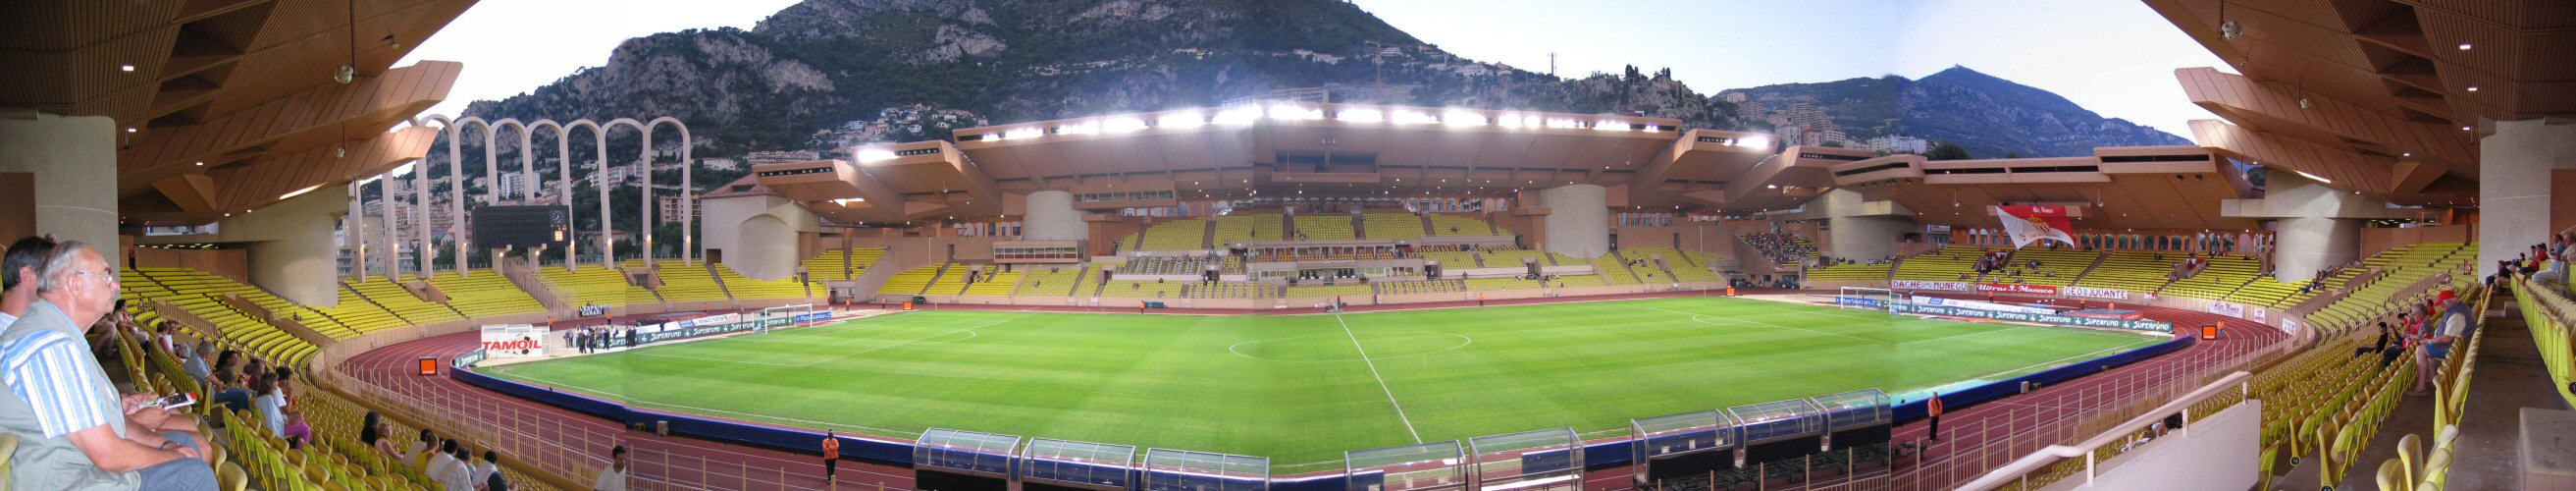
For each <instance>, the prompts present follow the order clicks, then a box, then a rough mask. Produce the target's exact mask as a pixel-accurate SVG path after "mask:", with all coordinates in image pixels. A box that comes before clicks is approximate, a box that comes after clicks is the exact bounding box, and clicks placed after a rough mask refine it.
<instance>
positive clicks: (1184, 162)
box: [755, 103, 1873, 223]
mask: <svg viewBox="0 0 2576 491" xmlns="http://www.w3.org/2000/svg"><path fill="white" fill-rule="evenodd" d="M1680 125H1681V121H1680V120H1675V119H1669V118H1654V117H1643V116H1625V115H1586V114H1565V113H1545V112H1531V111H1499V110H1478V109H1443V108H1425V107H1402V106H1377V105H1354V104H1311V103H1279V104H1269V105H1243V106H1230V107H1222V108H1205V109H1184V110H1172V111H1161V112H1152V113H1139V114H1120V115H1110V116H1102V117H1093V118H1076V119H1063V120H1054V121H1038V122H1029V123H1017V124H1007V125H997V126H987V127H979V128H968V129H963V130H958V131H956V132H954V133H955V135H956V136H957V142H956V143H949V142H946V141H929V142H912V143H902V144H893V145H881V146H871V147H864V148H857V149H853V150H852V151H851V152H850V154H848V155H847V156H846V160H837V161H819V162H800V163H786V164H767V165H763V166H760V167H759V169H757V170H758V172H757V173H756V174H755V175H756V176H758V183H759V184H760V185H762V186H766V187H768V188H770V189H773V190H776V191H777V192H779V193H780V194H782V195H786V196H789V197H792V198H795V199H798V200H803V201H808V202H827V201H835V200H837V201H838V202H837V203H834V205H833V207H842V208H867V209H869V210H871V211H869V212H866V213H856V214H854V215H864V218H865V219H862V220H853V221H852V223H858V222H879V223H882V222H889V221H903V220H910V219H919V218H927V217H932V216H943V215H952V214H962V215H987V214H997V213H1004V212H1005V210H1007V209H1008V208H1009V203H1008V202H1007V201H1006V200H1007V199H1008V198H1006V197H1007V196H1010V195H1014V194H1026V193H1030V192H1036V191H1042V190H1060V191H1069V192H1073V193H1075V194H1076V195H1077V196H1080V198H1079V201H1078V202H1077V203H1076V207H1077V208H1086V209H1115V208H1127V207H1151V206H1169V205H1171V204H1173V203H1175V202H1177V201H1180V200H1187V199H1224V198H1242V197H1251V196H1258V195H1263V194H1268V195H1271V196H1280V195H1307V196H1318V197H1322V196H1354V197H1355V196H1386V195H1399V196H1400V195H1437V196H1479V195H1483V196H1502V195H1507V194H1510V193H1513V192H1516V191H1520V190H1536V189H1544V188H1549V187H1555V186H1563V185H1567V184H1575V183H1586V184H1598V185H1602V186H1605V187H1610V188H1612V189H1614V190H1617V192H1614V193H1613V194H1614V198H1613V201H1614V202H1615V203H1614V205H1618V206H1651V207H1663V206H1697V207H1704V208H1717V207H1722V206H1734V205H1730V204H1729V202H1730V200H1728V199H1727V198H1726V197H1727V196H1730V194H1729V193H1730V192H1735V193H1741V192H1742V189H1749V188H1759V187H1761V186H1762V185H1763V184H1765V183H1764V182H1751V181H1747V180H1745V179H1744V178H1745V177H1746V176H1754V175H1757V174H1759V175H1763V176H1771V174H1760V173H1756V172H1754V171H1755V170H1756V168H1757V167H1758V164H1762V163H1764V162H1768V161H1772V160H1775V159H1776V157H1777V156H1778V155H1780V153H1779V152H1778V151H1777V150H1775V148H1776V146H1775V144H1774V142H1773V141H1772V140H1771V139H1770V137H1769V136H1768V135H1760V134H1753V133H1739V132H1731V131H1715V130H1689V131H1682V130H1680V129H1679V127H1680ZM1842 152H1856V155H1862V156H1868V155H1873V154H1871V153H1869V152H1864V151H1853V150H1842ZM817 169H830V170H828V171H825V170H817ZM1776 174H1778V175H1777V176H1776V177H1777V178H1779V179H1784V180H1786V179H1807V180H1814V179H1815V178H1816V177H1815V176H1814V175H1810V174H1812V173H1794V172H1793V173H1776ZM1765 178H1766V179H1767V178H1769V177H1765ZM1801 182H1803V181H1801ZM1731 189H1732V190H1733V191H1730V190H1731ZM1763 199H1765V200H1768V199H1770V198H1769V197H1767V196H1766V197H1764V198H1763ZM863 203H864V204H863ZM878 203H900V205H895V204H886V205H878ZM1747 206H1751V205H1749V204H1748V205H1747ZM816 208H817V209H818V210H820V209H824V208H827V207H816ZM1748 209H1750V208H1748ZM829 215H831V214H830V213H827V216H829ZM850 218H860V217H858V216H852V217H850ZM836 219H840V218H839V217H836Z"/></svg>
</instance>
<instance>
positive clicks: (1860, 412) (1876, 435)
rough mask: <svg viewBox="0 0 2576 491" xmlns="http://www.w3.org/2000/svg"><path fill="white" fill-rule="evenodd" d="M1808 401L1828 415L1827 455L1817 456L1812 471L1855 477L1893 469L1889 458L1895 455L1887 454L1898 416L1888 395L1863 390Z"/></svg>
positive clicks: (1825, 442)
mask: <svg viewBox="0 0 2576 491" xmlns="http://www.w3.org/2000/svg"><path fill="white" fill-rule="evenodd" d="M1807 402H1809V403H1812V404H1815V406H1816V408H1817V409H1818V410H1820V411H1824V413H1825V432H1826V433H1825V441H1824V444H1823V445H1822V448H1823V449H1824V452H1822V453H1819V454H1817V455H1816V461H1815V462H1814V464H1815V465H1813V466H1812V467H1811V469H1814V470H1832V471H1835V472H1838V473H1841V474H1845V475H1854V474H1859V473H1861V472H1866V471H1876V470H1881V469H1893V468H1894V465H1895V462H1893V461H1892V460H1890V459H1893V458H1895V455H1894V454H1893V453H1891V452H1889V451H1888V450H1889V449H1888V442H1889V441H1890V435H1891V434H1892V433H1893V432H1894V430H1895V429H1896V425H1895V422H1896V417H1895V413H1894V412H1893V411H1891V410H1890V409H1889V408H1890V405H1889V404H1888V402H1889V401H1888V398H1887V393H1885V392H1880V391H1879V390H1878V389H1861V390H1855V391H1851V392H1842V393H1835V394H1825V395H1820V396H1815V397H1809V398H1807Z"/></svg>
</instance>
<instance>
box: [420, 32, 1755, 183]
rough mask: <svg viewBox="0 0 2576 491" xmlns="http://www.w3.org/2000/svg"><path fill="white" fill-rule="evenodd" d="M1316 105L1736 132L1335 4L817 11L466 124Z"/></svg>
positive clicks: (856, 124)
mask: <svg viewBox="0 0 2576 491" xmlns="http://www.w3.org/2000/svg"><path fill="white" fill-rule="evenodd" d="M1381 87H1382V88H1383V90H1381ZM1316 93H1323V94H1329V96H1328V97H1329V98H1330V99H1331V100H1334V101H1337V102H1339V101H1349V100H1360V101H1371V100H1373V101H1379V102H1386V103H1394V104H1409V105H1423V106H1463V107H1480V108H1516V109H1533V110H1542V111H1558V112H1572V113H1630V112H1636V113H1643V114H1649V115H1655V116H1662V117H1671V118H1678V119H1682V120H1683V121H1685V122H1686V124H1687V125H1689V126H1692V127H1704V128H1733V127H1735V126H1736V125H1737V123H1736V122H1735V121H1734V120H1733V119H1732V118H1731V115H1730V114H1728V113H1725V112H1724V111H1722V110H1720V106H1721V105H1719V104H1714V103H1712V102H1710V101H1709V100H1708V99H1707V98H1706V97H1705V96H1704V95H1702V94H1701V93H1699V92H1696V91H1693V90H1691V89H1690V88H1689V87H1688V86H1686V85H1684V84H1682V83H1681V82H1679V81H1676V80H1673V79H1672V77H1671V76H1670V75H1669V73H1655V74H1652V75H1649V74H1645V73H1640V72H1638V71H1637V70H1636V69H1634V68H1630V69H1629V70H1627V73H1624V74H1617V75H1613V74H1598V73H1596V74H1591V75H1590V76H1586V77H1583V78H1576V79H1560V78H1557V77H1552V76H1549V75H1546V74H1539V73H1532V72H1527V71H1522V70H1518V69H1513V68H1511V67H1509V66H1504V65H1499V64H1492V63H1483V62H1477V61H1474V60H1467V59H1460V58H1458V57H1456V56H1455V55H1452V54H1450V53H1447V52H1444V51H1441V50H1440V49H1439V48H1438V47H1437V46H1435V45H1430V44H1426V43H1424V42H1422V41H1421V40H1418V39H1415V38H1414V37H1413V36H1412V35H1409V34H1406V33H1404V32H1403V31H1401V30H1397V29H1395V28H1394V27H1393V26H1390V25H1388V24H1386V23H1385V22H1384V21H1381V20H1379V19H1377V18H1376V17H1375V16H1372V15H1369V14H1368V13H1367V12H1364V11H1361V10H1360V9H1359V7H1357V6H1354V5H1352V4H1350V3H1347V2H1342V1H1337V0H807V1H805V2H802V3H798V4H796V5H792V6H789V7H787V8H785V9H783V10H780V11H779V12H777V13H776V14H773V15H771V16H770V17H769V18H767V19H765V20H762V21H761V22H760V23H759V24H758V25H757V26H755V27H754V28H753V29H751V30H740V29H715V30H692V31H685V32H677V33H663V34H655V35H652V36H646V37H642V38H636V39H632V40H629V41H627V42H625V43H623V44H621V45H620V46H618V48H617V49H616V51H615V52H614V53H613V54H612V55H611V56H610V58H609V61H608V63H607V64H606V65H605V66H601V67H596V68H586V69H583V70H580V71H578V72H575V73H573V74H571V75H569V76H566V77H564V78H562V79H560V80H557V81H555V82H554V83H551V84H548V85H546V86H543V87H538V88H536V89H535V90H533V91H530V92H527V93H524V94H520V95H517V96H514V97H510V98H507V99H503V100H499V101H478V102H475V103H472V104H471V105H469V106H468V107H467V109H466V110H465V115H471V116H482V117H484V118H487V119H492V118H501V117H517V118H521V119H531V118H554V119H557V120H569V119H575V118H593V119H602V120H604V119H607V118H614V117H635V118H649V117H657V116H673V117H677V118H679V119H680V120H682V121H685V122H687V123H688V125H689V128H690V130H691V133H692V136H694V137H695V138H696V139H697V141H698V142H699V143H700V144H701V146H703V147H705V148H702V149H701V150H700V151H699V152H697V155H698V156H724V155H732V154H737V153H740V152H744V151H751V150H786V149H795V148H800V147H801V148H812V149H830V148H842V147H845V146H846V145H848V144H851V143H855V142H853V141H847V139H849V138H880V139H886V138H945V137H948V136H949V134H948V132H947V130H949V129H954V128H945V127H927V128H920V129H919V130H918V131H914V128H912V127H911V125H909V124H897V125H893V126H902V128H898V129H900V130H903V131H889V132H880V131H878V130H871V129H868V127H870V126H872V125H873V126H878V127H883V126H888V125H886V124H884V123H886V121H885V120H884V119H883V118H881V115H883V114H886V110H887V109H889V108H909V109H906V111H912V110H914V109H919V110H924V111H913V112H938V113H942V114H950V113H954V112H958V111H962V112H965V113H971V114H973V115H975V118H971V119H963V120H964V121H969V122H972V121H976V120H982V121H989V122H992V123H1008V122H1016V121H1033V120H1046V119H1058V118H1069V117H1079V116H1088V115H1099V114H1112V113H1120V112H1134V111H1153V110H1163V109H1173V108H1186V107H1206V106H1214V105H1219V104H1222V103H1226V102H1228V101H1234V100H1240V99H1243V98H1251V97H1277V96H1282V95H1313V94H1316ZM619 134H620V135H623V134H626V133H619ZM539 138H540V139H541V140H543V139H547V138H548V137H544V136H540V137H539ZM504 141H505V143H503V145H505V146H515V143H509V142H508V141H507V140H504ZM657 143H658V142H657ZM467 144H468V145H469V146H471V145H479V144H480V142H473V141H469V142H467ZM629 145H631V143H630V144H629ZM474 148H476V149H478V150H479V148H480V147H479V146H476V147H474ZM626 148H632V147H626ZM588 152H589V151H588V150H577V151H576V152H575V157H576V158H579V157H581V156H583V155H587V154H588ZM440 153H444V152H443V151H441V152H440ZM471 154H472V153H468V155H471ZM466 167H469V168H468V169H466V171H467V173H468V174H480V172H481V170H480V169H477V168H473V167H479V166H466Z"/></svg>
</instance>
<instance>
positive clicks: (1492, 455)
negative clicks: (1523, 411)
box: [1467, 428, 1583, 491]
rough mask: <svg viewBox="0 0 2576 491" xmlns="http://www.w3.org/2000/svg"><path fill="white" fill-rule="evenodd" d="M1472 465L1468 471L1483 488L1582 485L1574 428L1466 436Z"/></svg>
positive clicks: (1579, 447)
mask: <svg viewBox="0 0 2576 491" xmlns="http://www.w3.org/2000/svg"><path fill="white" fill-rule="evenodd" d="M1467 448H1468V450H1469V452H1471V453H1472V454H1473V457H1474V460H1475V462H1476V464H1475V467H1474V468H1473V469H1470V471H1469V472H1468V474H1469V477H1471V478H1473V479H1474V480H1475V482H1476V486H1475V487H1476V488H1477V489H1480V490H1484V491H1512V490H1540V489H1582V488H1583V440H1582V439H1580V438H1578V437H1576V436H1574V429H1573V428H1557V429H1553V430H1537V431H1524V432H1520V433H1506V434H1501V435H1493V436H1480V437H1475V438H1470V439H1467Z"/></svg>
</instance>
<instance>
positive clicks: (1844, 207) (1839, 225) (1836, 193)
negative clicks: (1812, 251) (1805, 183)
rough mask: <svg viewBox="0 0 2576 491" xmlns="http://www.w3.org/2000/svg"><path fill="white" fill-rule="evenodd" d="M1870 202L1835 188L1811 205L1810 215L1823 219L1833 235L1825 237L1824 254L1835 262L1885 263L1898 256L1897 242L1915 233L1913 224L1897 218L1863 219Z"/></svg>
mask: <svg viewBox="0 0 2576 491" xmlns="http://www.w3.org/2000/svg"><path fill="white" fill-rule="evenodd" d="M1868 201H1869V198H1868V197H1866V196H1862V195H1861V194H1860V193H1859V192H1855V191H1850V190H1845V189H1841V188H1835V189H1834V190H1832V191H1826V192H1825V195H1824V196H1819V197H1817V198H1816V199H1815V201H1812V202H1810V203H1808V205H1807V207H1808V208H1809V210H1810V211H1812V212H1815V213H1817V214H1821V215H1824V216H1825V217H1827V218H1826V219H1825V225H1826V226H1828V227H1831V228H1833V234H1832V235H1831V236H1830V237H1825V238H1824V239H1825V240H1826V242H1825V243H1824V244H1822V246H1823V249H1824V252H1826V253H1828V254H1830V255H1831V256H1833V257H1836V258H1842V259H1850V260H1854V261H1867V260H1871V259H1882V258H1886V257H1888V256H1892V255H1896V245H1897V241H1900V240H1904V239H1905V232H1906V231H1909V230H1913V229H1914V220H1913V219H1910V218H1906V217H1903V216H1896V215H1887V214H1879V215H1864V213H1868V212H1869V210H1863V209H1862V208H1863V207H1864V203H1867V202H1868Z"/></svg>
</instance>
